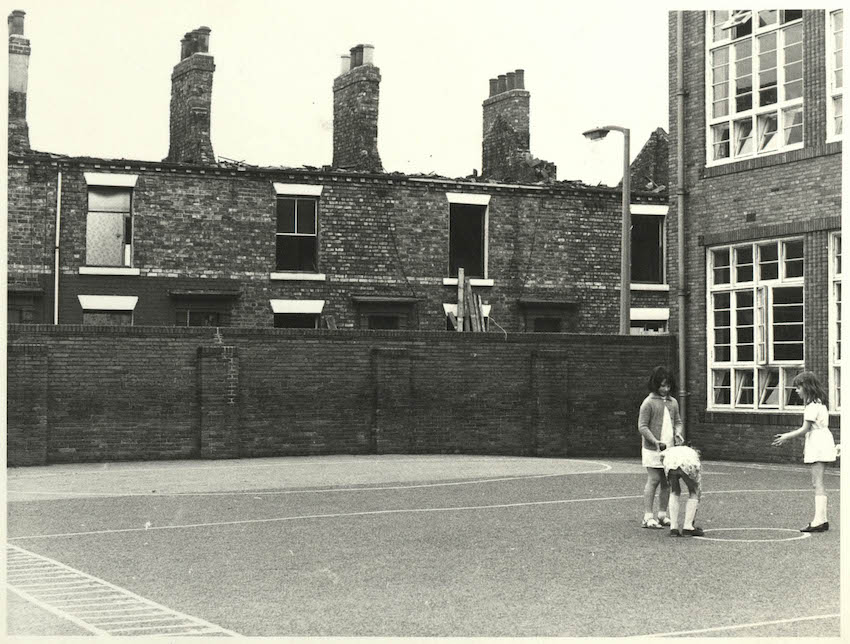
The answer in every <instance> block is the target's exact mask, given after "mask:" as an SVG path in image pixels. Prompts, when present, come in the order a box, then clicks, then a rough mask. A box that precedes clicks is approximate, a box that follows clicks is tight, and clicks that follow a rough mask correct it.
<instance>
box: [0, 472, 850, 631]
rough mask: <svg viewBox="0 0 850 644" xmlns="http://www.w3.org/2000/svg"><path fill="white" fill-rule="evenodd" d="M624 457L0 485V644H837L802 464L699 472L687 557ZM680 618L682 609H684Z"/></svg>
mask: <svg viewBox="0 0 850 644" xmlns="http://www.w3.org/2000/svg"><path fill="white" fill-rule="evenodd" d="M645 477H646V474H645V470H644V468H642V467H641V466H640V463H639V461H638V460H637V459H555V458H552V459H540V458H523V457H499V456H465V455H439V456H438V455H421V456H420V455H391V456H325V457H298V458H295V457H287V458H266V459H252V460H230V461H170V462H143V463H105V464H82V465H51V466H45V467H31V468H13V469H9V470H8V471H7V512H8V523H7V544H8V545H7V591H8V592H7V595H8V600H7V616H6V618H7V630H8V634H9V635H10V636H46V637H52V638H56V637H64V636H74V635H86V634H89V635H91V634H96V635H162V636H168V637H177V636H181V635H210V636H230V637H233V636H241V637H256V636H272V637H301V636H321V637H340V636H362V637H368V636H381V637H403V636H425V637H449V636H451V637H458V636H478V637H499V636H508V637H546V636H552V637H584V636H593V637H619V636H650V635H653V636H669V637H690V636H697V637H715V636H720V637H786V636H787V637H838V636H839V630H840V617H841V615H840V606H839V579H840V565H839V543H840V534H841V531H840V514H839V500H840V494H839V476H838V470H837V469H830V470H829V471H828V473H827V477H826V482H827V491H828V496H829V512H830V517H829V518H830V525H831V529H830V531H829V532H826V533H822V534H813V535H807V534H803V533H800V532H799V528H800V527H802V526H804V525H805V524H806V523H807V522H808V521H809V520H810V519H811V514H812V509H813V492H812V488H811V483H810V477H809V473H808V470H807V469H806V468H804V467H802V466H786V465H759V464H752V463H728V462H711V461H708V462H705V463H704V474H703V485H704V493H703V497H702V503H701V506H700V510H699V515H698V518H697V524H698V525H701V526H702V527H703V528H704V529H705V531H706V534H705V536H704V537H703V538H671V537H669V536H668V531H667V530H647V529H642V528H641V527H640V519H641V515H642V501H641V499H642V490H643V483H644V480H645ZM685 598H687V601H685Z"/></svg>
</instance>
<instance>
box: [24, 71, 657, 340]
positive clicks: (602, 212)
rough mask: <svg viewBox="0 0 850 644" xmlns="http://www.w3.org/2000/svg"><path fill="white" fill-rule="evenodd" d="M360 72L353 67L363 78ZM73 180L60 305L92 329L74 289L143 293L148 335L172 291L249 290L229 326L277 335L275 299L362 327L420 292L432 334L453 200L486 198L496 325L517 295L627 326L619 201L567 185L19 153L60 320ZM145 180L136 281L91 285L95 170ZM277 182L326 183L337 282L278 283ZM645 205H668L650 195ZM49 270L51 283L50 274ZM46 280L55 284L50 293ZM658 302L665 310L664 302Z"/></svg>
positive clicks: (139, 190) (34, 272)
mask: <svg viewBox="0 0 850 644" xmlns="http://www.w3.org/2000/svg"><path fill="white" fill-rule="evenodd" d="M357 69H360V68H356V69H355V70H353V71H356V70H357ZM60 171H61V172H62V218H61V219H62V223H61V239H60V255H61V257H60V264H61V268H60V277H61V279H60V288H59V292H60V294H59V298H60V311H59V320H60V323H62V324H78V323H81V322H82V310H81V308H80V304H79V301H78V299H77V295H79V294H84V295H135V296H138V298H139V301H138V304H137V306H136V309H135V311H134V323H135V324H138V325H171V324H173V323H174V310H175V301H174V298H172V297H170V296H169V291H171V290H174V289H199V288H208V289H236V290H238V291H240V293H241V295H240V296H239V297H237V298H235V299H234V300H233V303H232V309H231V324H232V325H234V326H260V327H269V326H272V324H273V315H272V312H271V308H270V304H269V300H270V299H321V300H325V302H326V304H325V309H324V311H323V314H324V315H326V316H333V317H334V318H335V319H336V321H337V323H338V325H339V326H341V327H343V328H355V327H356V326H357V324H358V318H357V314H356V313H357V311H356V306H355V303H354V301H353V300H352V297H355V296H363V295H367V296H384V297H414V298H417V300H418V302H417V305H416V317H417V322H418V325H419V328H420V329H431V330H442V329H444V328H445V315H444V312H443V306H442V305H443V303H453V302H456V297H457V296H456V289H455V287H453V286H445V285H443V278H445V277H448V276H449V275H448V265H449V260H448V252H449V239H448V214H449V204H448V201H447V198H446V193H447V192H468V193H470V194H476V195H480V194H489V195H490V196H491V200H490V206H489V213H488V219H489V229H488V238H489V245H488V248H489V262H488V277H490V278H491V279H493V280H494V286H493V287H481V288H480V289H478V290H479V293H480V294H481V295H482V298H483V300H484V302H485V303H486V304H491V305H492V307H493V308H492V312H491V315H492V318H493V319H494V320H495V321H496V322H498V324H499V325H501V326H502V327H504V328H505V329H507V330H508V331H519V330H523V329H524V326H523V321H522V317H521V315H520V309H519V306H518V299H519V298H520V297H534V298H540V299H554V300H563V299H571V300H575V301H576V302H577V303H578V312H577V314H576V315H577V319H576V322H577V327H576V328H577V329H579V330H581V331H585V332H593V333H609V332H614V331H616V329H617V328H618V321H617V315H618V306H619V305H618V302H619V252H620V250H619V248H620V241H619V235H620V195H619V193H618V192H617V191H616V190H614V189H595V188H589V187H586V186H581V185H575V184H571V183H564V184H558V185H553V186H551V187H549V186H547V187H545V188H544V187H541V186H531V187H522V186H518V187H499V186H494V185H491V184H487V183H480V184H474V183H472V182H467V183H463V184H461V183H457V182H454V181H449V180H445V181H442V180H439V179H433V180H421V179H419V180H418V179H416V178H410V177H405V176H403V175H402V176H397V175H361V174H355V173H347V172H339V171H326V172H323V171H307V170H302V171H297V172H296V171H285V170H277V171H272V170H236V169H226V168H210V167H200V166H187V165H180V166H178V165H176V164H165V163H144V162H114V163H106V162H103V161H100V160H83V159H77V160H69V159H59V160H57V159H55V158H50V157H47V156H45V155H28V156H23V157H22V156H12V157H10V167H9V173H10V189H9V228H8V234H9V241H10V243H9V276H10V284H11V283H14V282H15V281H26V280H30V281H35V282H39V279H41V282H39V284H40V285H41V286H42V287H44V288H45V293H46V294H45V305H44V309H45V311H46V314H47V316H48V317H45V318H44V319H45V320H49V319H50V318H49V315H50V311H52V303H51V302H50V298H51V297H52V273H53V242H54V235H55V231H54V226H55V212H56V193H57V175H58V173H59V172H60ZM105 171H108V172H115V173H124V174H136V175H138V180H137V182H136V187H135V188H134V191H133V238H134V239H133V241H134V243H133V266H134V267H136V268H138V269H139V271H140V275H138V276H120V275H118V276H116V275H85V274H80V268H81V267H84V266H85V265H86V211H87V184H86V181H85V178H84V172H105ZM273 182H282V183H299V184H304V183H312V184H322V185H323V186H324V189H323V192H322V195H321V197H320V198H319V252H318V254H319V271H320V272H321V273H324V274H326V275H327V279H326V280H325V281H297V280H296V281H290V280H287V281H281V280H273V279H271V278H270V273H272V272H274V271H275V263H274V262H275V230H276V228H275V191H274V188H273V186H272V183H273ZM636 200H640V201H642V202H644V203H663V201H664V197H659V196H657V195H651V196H650V195H643V196H641V195H637V196H636ZM39 276H40V277H39ZM42 282H43V283H42ZM659 305H661V304H660V303H659V304H656V306H659Z"/></svg>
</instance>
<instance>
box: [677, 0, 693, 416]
mask: <svg viewBox="0 0 850 644" xmlns="http://www.w3.org/2000/svg"><path fill="white" fill-rule="evenodd" d="M684 31H685V28H684V12H683V11H677V12H676V214H677V218H676V233H677V236H678V240H677V244H676V255H677V257H676V260H677V262H678V269H679V284H678V290H677V292H676V298H677V303H678V311H679V331H678V335H679V383H680V385H679V411H680V413H681V417H682V419H683V420H685V419H687V415H686V412H687V401H688V396H689V395H690V394H689V392H688V390H687V389H688V387H687V382H688V381H687V377H686V373H687V372H686V367H687V364H686V361H685V346H686V343H685V333H686V327H685V296H686V293H685V151H684V150H685V127H684V126H685V72H684V62H683V61H684V54H683V52H682V49H683V47H684V41H685V37H684ZM685 427H686V428H687V424H686V425H685ZM686 431H687V429H686Z"/></svg>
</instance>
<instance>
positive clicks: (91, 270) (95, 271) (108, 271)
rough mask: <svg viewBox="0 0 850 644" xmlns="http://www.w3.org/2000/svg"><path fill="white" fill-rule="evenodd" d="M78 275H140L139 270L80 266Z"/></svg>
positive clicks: (119, 267) (118, 267)
mask: <svg viewBox="0 0 850 644" xmlns="http://www.w3.org/2000/svg"><path fill="white" fill-rule="evenodd" d="M80 275H141V269H138V268H130V267H121V266H80Z"/></svg>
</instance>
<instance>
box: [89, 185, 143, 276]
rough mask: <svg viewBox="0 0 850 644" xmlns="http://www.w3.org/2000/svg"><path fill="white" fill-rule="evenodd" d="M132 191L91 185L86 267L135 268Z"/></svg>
mask: <svg viewBox="0 0 850 644" xmlns="http://www.w3.org/2000/svg"><path fill="white" fill-rule="evenodd" d="M131 202H132V189H130V188H123V187H112V186H109V187H107V186H89V189H88V215H87V217H86V264H87V265H88V266H132V256H133V253H132V249H133V219H132V216H131Z"/></svg>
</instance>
